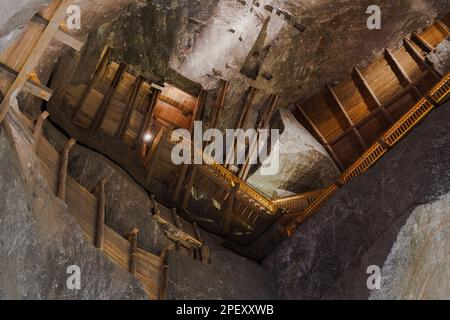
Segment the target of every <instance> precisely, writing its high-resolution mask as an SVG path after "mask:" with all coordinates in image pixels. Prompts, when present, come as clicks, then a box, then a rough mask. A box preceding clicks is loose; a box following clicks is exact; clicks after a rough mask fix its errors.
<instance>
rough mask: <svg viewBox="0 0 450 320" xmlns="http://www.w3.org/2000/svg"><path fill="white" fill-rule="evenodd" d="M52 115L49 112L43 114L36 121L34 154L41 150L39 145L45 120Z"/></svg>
mask: <svg viewBox="0 0 450 320" xmlns="http://www.w3.org/2000/svg"><path fill="white" fill-rule="evenodd" d="M49 115H50V114H49V113H48V112H47V111H44V112H42V113H41V115H40V116H39V117H38V119H37V121H36V125H35V126H34V131H33V138H34V145H33V147H34V152H37V151H38V149H39V144H40V142H41V139H42V131H43V126H44V122H45V120H46V119H47V118H48V116H49Z"/></svg>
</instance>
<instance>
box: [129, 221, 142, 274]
mask: <svg viewBox="0 0 450 320" xmlns="http://www.w3.org/2000/svg"><path fill="white" fill-rule="evenodd" d="M138 233H139V229H137V228H134V229H133V231H131V233H130V236H129V239H128V240H129V241H130V273H131V274H132V275H134V276H135V275H136V274H137V266H138Z"/></svg>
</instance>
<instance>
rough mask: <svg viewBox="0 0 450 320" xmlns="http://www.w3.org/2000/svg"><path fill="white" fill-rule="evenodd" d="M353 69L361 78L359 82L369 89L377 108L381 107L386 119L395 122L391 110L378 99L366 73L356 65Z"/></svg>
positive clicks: (368, 91) (391, 122) (358, 77)
mask: <svg viewBox="0 0 450 320" xmlns="http://www.w3.org/2000/svg"><path fill="white" fill-rule="evenodd" d="M353 71H354V72H355V74H356V76H357V79H358V80H359V82H360V83H361V85H362V86H363V87H364V89H365V90H366V91H367V93H368V94H369V96H370V97H371V99H372V101H373V103H375V106H376V108H380V109H381V112H383V115H384V116H385V118H386V120H387V121H388V122H389V124H393V123H394V120H393V119H392V117H391V115H390V114H389V112H388V111H387V110H386V108H384V106H383V105H382V103H381V102H380V100H379V99H378V97H377V95H376V94H375V92H374V91H373V90H372V88H371V87H370V85H369V83H368V82H367V80H366V78H365V77H364V75H363V74H362V72H361V71H360V70H359V68H358V67H356V66H355V67H354V68H353Z"/></svg>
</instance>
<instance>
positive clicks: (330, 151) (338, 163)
mask: <svg viewBox="0 0 450 320" xmlns="http://www.w3.org/2000/svg"><path fill="white" fill-rule="evenodd" d="M295 106H296V107H297V109H298V110H299V111H300V114H301V115H302V117H303V118H304V119H305V120H306V122H307V123H308V125H309V126H310V127H311V129H312V130H313V131H314V133H315V135H316V137H317V138H318V139H319V141H320V143H322V145H323V146H324V148H325V149H326V150H327V152H328V154H329V155H330V157H331V159H333V161H334V163H335V164H336V166H337V167H338V168H339V171H340V172H341V173H342V172H343V171H344V169H345V168H344V165H343V164H342V162H341V160H340V159H339V157H338V156H337V155H336V153H335V152H334V150H333V148H332V147H331V146H330V144H329V143H328V141H327V140H326V139H325V137H324V136H323V134H322V133H321V132H320V130H319V128H317V126H316V125H315V124H314V122H313V121H312V120H311V118H310V117H309V116H308V115H307V114H306V112H305V111H304V110H303V108H302V107H300V105H298V104H296V105H295Z"/></svg>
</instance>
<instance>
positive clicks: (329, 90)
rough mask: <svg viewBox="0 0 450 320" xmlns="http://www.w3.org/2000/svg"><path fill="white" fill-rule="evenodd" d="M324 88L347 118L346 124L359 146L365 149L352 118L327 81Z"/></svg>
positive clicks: (365, 146)
mask: <svg viewBox="0 0 450 320" xmlns="http://www.w3.org/2000/svg"><path fill="white" fill-rule="evenodd" d="M326 88H327V89H328V92H329V93H330V95H331V97H332V98H333V100H334V102H335V104H336V105H337V106H338V107H339V110H340V111H341V113H342V114H343V115H344V117H345V119H346V120H347V124H348V126H349V127H350V128H352V131H353V133H354V134H355V136H356V137H357V138H358V142H359V144H360V145H361V148H363V149H364V150H366V149H367V145H366V142H365V141H364V139H363V138H362V136H361V134H360V133H359V131H358V129H357V128H356V127H355V124H354V123H353V121H352V119H351V118H350V116H349V115H348V113H347V111H346V110H345V108H344V106H343V105H342V103H341V101H340V100H339V98H338V96H337V95H336V93H335V92H334V90H333V88H332V87H331V86H330V85H329V84H328V83H327V84H326Z"/></svg>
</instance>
